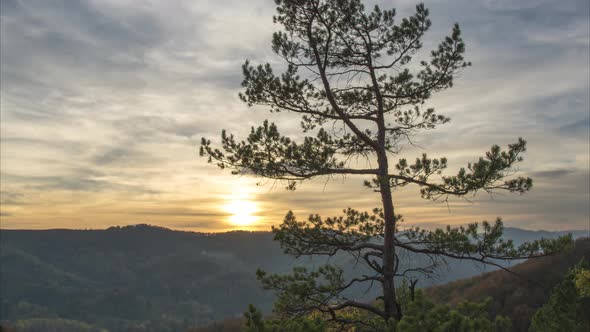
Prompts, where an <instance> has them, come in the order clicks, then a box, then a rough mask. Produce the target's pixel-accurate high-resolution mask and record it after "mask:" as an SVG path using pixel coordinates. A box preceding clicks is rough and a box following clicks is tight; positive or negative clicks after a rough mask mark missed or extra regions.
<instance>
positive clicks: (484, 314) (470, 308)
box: [396, 290, 511, 332]
mask: <svg viewBox="0 0 590 332" xmlns="http://www.w3.org/2000/svg"><path fill="white" fill-rule="evenodd" d="M491 303H492V302H491V299H488V300H486V301H485V302H482V303H473V302H463V303H461V304H459V305H457V306H456V307H455V308H451V307H449V306H447V305H436V304H434V303H432V302H430V301H429V300H427V299H426V297H425V296H424V294H423V292H422V291H421V290H418V291H417V292H416V297H415V300H414V301H413V302H411V303H410V304H409V305H408V307H407V309H406V310H405V314H404V317H403V318H402V320H401V321H400V322H399V323H398V324H397V329H396V331H398V332H471V331H479V332H500V331H506V332H508V331H510V329H511V323H510V320H509V319H508V318H506V317H502V316H497V317H495V318H494V319H490V317H489V316H490V315H489V307H490V305H491Z"/></svg>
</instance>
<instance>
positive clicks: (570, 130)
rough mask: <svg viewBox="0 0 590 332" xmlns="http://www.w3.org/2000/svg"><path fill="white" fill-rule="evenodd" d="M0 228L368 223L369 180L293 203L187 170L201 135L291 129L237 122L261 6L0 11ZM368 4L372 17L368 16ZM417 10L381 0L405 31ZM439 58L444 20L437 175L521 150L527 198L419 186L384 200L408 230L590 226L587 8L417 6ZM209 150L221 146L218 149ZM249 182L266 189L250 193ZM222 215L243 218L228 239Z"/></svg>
mask: <svg viewBox="0 0 590 332" xmlns="http://www.w3.org/2000/svg"><path fill="white" fill-rule="evenodd" d="M0 3H1V47H0V49H1V53H0V55H1V99H0V100H1V104H0V107H1V125H0V129H1V132H0V133H1V137H0V138H1V143H0V147H1V155H0V157H1V163H0V166H1V207H0V220H1V227H2V228H35V229H39V228H64V227H65V228H104V227H108V226H111V225H126V224H137V223H149V224H156V225H161V226H164V227H170V228H175V229H184V230H197V231H223V230H229V229H235V228H247V229H259V230H268V229H269V227H270V225H271V224H277V223H279V222H280V221H281V219H282V216H283V215H284V214H285V212H286V211H287V210H288V209H292V210H294V211H295V212H296V213H297V214H299V215H306V214H308V213H311V212H318V213H321V214H335V213H338V212H339V211H340V210H341V209H342V208H345V207H348V206H350V207H354V208H359V209H363V208H372V207H375V206H378V203H379V196H378V195H377V194H375V193H373V192H371V191H370V190H367V189H365V188H363V186H362V181H363V178H359V177H348V178H340V177H335V178H331V179H318V180H315V181H311V182H308V183H305V184H303V185H302V186H300V189H299V190H298V191H296V192H287V191H285V190H283V187H284V185H283V184H280V183H273V182H268V181H262V182H261V181H260V179H255V178H249V177H233V176H231V175H230V174H229V172H228V171H223V170H220V169H218V168H216V167H215V166H214V165H210V164H207V162H206V160H205V159H203V158H200V157H199V156H198V143H199V140H200V138H201V137H203V136H205V137H210V138H217V137H218V136H219V133H220V131H221V129H222V128H227V129H228V130H230V131H232V132H234V133H236V134H237V135H238V136H240V135H241V134H242V135H243V134H244V133H246V132H247V131H248V130H249V127H250V126H253V125H257V124H259V123H260V122H261V121H262V120H264V119H266V118H269V119H271V120H273V121H275V122H276V123H277V124H278V125H279V127H280V128H282V129H283V130H282V131H283V133H285V134H297V124H298V121H297V120H296V119H295V118H293V117H291V116H289V115H287V116H284V115H283V114H281V116H276V115H274V114H269V113H268V112H266V110H265V109H263V108H251V109H249V108H247V107H246V105H244V104H243V103H242V102H240V100H239V99H238V97H237V94H238V92H239V91H240V82H241V68H240V67H241V65H242V63H243V62H244V60H245V59H251V61H252V62H254V63H263V62H270V63H272V64H274V65H277V66H280V61H279V59H278V58H277V57H275V56H274V55H273V54H272V51H271V49H270V37H271V35H272V32H273V31H274V30H276V29H277V28H278V27H276V26H274V25H273V23H272V15H273V13H274V2H273V1H271V0H253V1H236V0H217V1H205V0H197V1H192V0H186V1H182V0H167V1H122V0H106V1H79V2H78V1H53V0H51V1H47V0H39V1H25V0H20V1H19V0H2V1H1V2H0ZM373 3H374V2H369V3H368V4H369V5H372V4H373ZM414 5H415V3H414V2H411V1H407V0H403V1H387V2H382V7H385V8H387V7H391V6H395V7H396V8H397V9H398V13H399V16H405V15H408V14H411V12H412V10H413V7H414ZM426 6H427V7H429V8H430V10H431V18H432V21H433V27H432V29H431V32H430V33H429V34H428V36H427V38H426V42H425V45H426V46H431V45H435V44H436V43H437V42H438V41H439V40H441V39H442V38H443V37H444V36H445V35H446V34H448V32H449V30H450V27H451V26H452V24H453V23H454V22H459V23H460V24H461V27H462V31H463V35H464V38H465V40H466V44H467V53H466V54H467V56H466V57H467V58H468V60H470V61H472V63H473V66H472V67H470V68H468V69H467V70H466V71H465V72H464V73H463V74H462V77H461V78H459V79H458V80H457V81H456V84H455V86H454V87H453V88H452V89H450V90H447V91H445V92H443V93H440V94H439V95H436V96H435V97H434V98H432V100H431V101H430V102H429V104H430V105H431V106H435V107H436V108H437V110H438V111H439V112H440V113H443V114H446V115H448V116H449V117H451V119H452V120H451V122H450V123H449V124H447V125H445V126H443V127H441V128H440V129H439V130H437V131H436V132H429V133H427V134H426V135H423V136H419V137H416V140H417V142H418V143H419V144H420V146H422V149H418V148H414V149H407V150H404V152H405V153H406V154H405V155H404V156H405V157H407V158H408V159H410V160H412V159H413V158H415V157H416V156H419V155H420V154H421V153H423V152H427V153H429V154H430V155H432V156H447V157H448V159H449V165H450V167H449V172H450V173H454V171H456V169H458V168H459V167H461V166H463V165H464V164H465V163H466V162H469V161H473V160H474V159H476V158H477V157H478V156H480V155H481V154H482V153H483V152H485V151H487V149H489V147H490V145H492V144H494V143H495V144H499V145H502V146H505V145H506V144H508V143H512V142H514V141H515V140H516V139H517V138H518V137H519V136H522V137H524V138H525V139H527V141H528V142H529V144H528V152H527V153H526V155H525V161H524V162H523V163H522V164H521V165H520V167H519V169H520V173H521V174H522V175H528V176H531V177H533V179H534V180H535V186H534V188H533V190H532V192H531V193H529V194H527V195H524V196H518V195H516V196H514V195H496V196H489V195H487V194H480V195H478V196H477V197H476V198H474V199H472V200H471V201H470V202H467V201H464V200H452V201H451V202H450V204H449V205H446V204H441V203H433V202H430V201H424V200H422V199H420V198H419V195H418V189H417V188H407V189H404V190H403V191H397V192H394V199H395V203H396V206H397V208H398V210H397V211H398V212H400V213H402V214H404V215H405V219H406V223H407V224H409V225H424V226H427V227H432V226H434V225H440V224H463V223H467V222H473V221H479V220H485V219H487V220H490V219H494V218H495V217H496V216H502V217H503V218H504V220H505V222H506V224H507V225H509V226H516V227H522V228H528V229H548V230H557V229H587V228H589V223H590V216H589V215H590V213H589V205H590V204H589V201H590V193H589V190H590V189H589V188H590V174H589V173H590V158H589V154H590V152H589V149H590V147H589V141H590V109H589V108H590V101H589V100H590V96H589V95H590V92H589V89H590V84H589V80H590V72H589V60H590V55H589V54H590V53H589V45H590V25H589V21H590V18H589V17H590V9H589V4H588V1H587V0H579V1H578V0H564V1H555V0H547V1H544V0H520V1H513V0H482V1H471V0H457V1H449V0H445V1H427V2H426ZM214 141H215V140H214ZM258 182H261V184H262V185H260V186H257V185H256V184H257V183H258ZM234 214H238V215H240V214H242V215H243V214H250V215H251V217H250V219H248V220H246V221H242V222H243V223H246V222H254V223H253V224H250V225H248V226H243V225H242V226H240V225H239V224H237V223H239V222H240V221H238V220H236V218H235V216H232V215H234Z"/></svg>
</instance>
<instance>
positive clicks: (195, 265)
mask: <svg viewBox="0 0 590 332" xmlns="http://www.w3.org/2000/svg"><path fill="white" fill-rule="evenodd" d="M513 233H514V240H515V242H517V243H518V242H520V241H521V240H522V238H527V239H528V238H529V237H531V236H533V238H534V235H531V234H535V235H539V234H537V233H536V232H530V231H524V230H517V229H507V232H506V236H507V237H511V236H512V234H513ZM580 234H583V232H582V233H579V234H575V235H580ZM543 235H545V236H547V237H555V236H558V235H559V234H558V233H547V234H545V233H544V234H543ZM0 237H1V238H0V249H1V255H0V266H1V267H2V268H1V270H0V294H2V302H1V310H0V314H1V316H0V319H1V320H4V321H9V322H16V321H19V320H26V319H31V318H51V319H56V318H60V319H64V320H74V321H80V322H84V323H89V324H91V325H93V326H99V327H102V328H108V329H109V330H110V331H112V332H116V331H175V330H179V329H184V328H185V327H188V326H194V325H203V324H207V323H208V322H211V321H215V320H219V319H223V318H226V317H236V316H240V315H241V314H242V312H243V311H244V310H245V308H246V307H247V305H248V304H249V303H253V304H255V305H256V306H257V307H259V308H261V309H262V310H263V311H266V312H269V311H270V308H271V305H272V302H273V295H272V294H270V293H269V292H266V291H263V290H262V289H261V288H260V286H259V283H258V282H257V280H256V278H255V270H256V269H257V268H263V269H265V270H268V271H272V272H281V271H287V270H290V269H291V268H292V267H293V266H295V265H302V264H303V265H307V266H312V265H317V264H320V263H324V261H321V260H315V261H311V260H299V261H295V260H294V259H292V258H291V257H288V256H285V255H284V254H283V253H282V252H281V250H280V248H279V246H278V244H277V243H275V242H273V241H272V234H271V233H268V232H229V233H220V234H204V233H193V232H180V231H172V230H168V229H164V228H159V227H153V226H147V225H137V226H129V227H122V228H121V227H112V228H109V229H106V230H47V231H16V230H15V231H12V230H2V231H1V232H0ZM408 259H409V260H411V259H415V257H409V258H408ZM331 262H332V263H336V264H339V265H342V266H344V267H345V270H346V271H347V273H353V272H354V271H353V270H355V269H356V270H358V269H363V267H362V266H357V265H356V264H355V261H354V260H353V259H351V258H350V257H348V256H344V255H342V256H336V257H334V258H332V259H331ZM483 271H484V270H482V267H481V266H478V265H474V264H471V263H465V262H458V261H449V267H448V269H445V271H442V272H443V273H442V275H441V277H440V278H438V279H435V280H423V281H421V282H420V284H421V286H423V287H424V286H428V285H432V284H443V283H446V282H448V281H451V280H456V279H459V278H465V277H470V276H474V275H478V274H481V273H482V272H483ZM357 272H358V271H357ZM354 291H355V292H358V293H359V294H360V293H362V292H364V291H365V289H358V290H354ZM369 296H371V294H369Z"/></svg>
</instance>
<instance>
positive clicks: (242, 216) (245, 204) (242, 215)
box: [224, 199, 258, 226]
mask: <svg viewBox="0 0 590 332" xmlns="http://www.w3.org/2000/svg"><path fill="white" fill-rule="evenodd" d="M224 210H225V211H226V212H228V213H230V214H231V215H230V216H229V222H230V223H232V224H233V225H236V226H250V225H252V224H254V223H256V221H258V216H256V215H255V213H256V212H258V206H257V204H256V202H254V201H251V200H247V199H233V200H231V201H229V202H228V203H227V204H226V205H224Z"/></svg>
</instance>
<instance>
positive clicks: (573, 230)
mask: <svg viewBox="0 0 590 332" xmlns="http://www.w3.org/2000/svg"><path fill="white" fill-rule="evenodd" d="M137 226H144V227H148V228H160V229H164V230H167V231H173V232H185V233H198V234H225V233H233V232H245V233H272V230H249V229H240V228H236V229H230V230H223V231H218V232H206V231H194V230H186V229H182V228H178V229H177V228H168V227H164V226H159V225H152V224H145V223H141V224H124V225H111V226H105V228H35V229H27V228H2V227H1V226H0V231H3V230H5V231H106V230H109V229H112V228H115V229H122V228H126V227H129V228H132V227H137ZM433 227H435V226H433ZM427 229H428V228H427ZM504 229H517V230H521V231H526V232H549V233H561V232H563V233H567V232H588V237H590V228H579V229H565V230H549V229H527V228H521V227H512V226H506V225H504ZM401 231H402V232H403V231H404V230H403V229H402V230H401Z"/></svg>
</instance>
